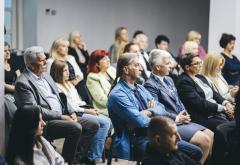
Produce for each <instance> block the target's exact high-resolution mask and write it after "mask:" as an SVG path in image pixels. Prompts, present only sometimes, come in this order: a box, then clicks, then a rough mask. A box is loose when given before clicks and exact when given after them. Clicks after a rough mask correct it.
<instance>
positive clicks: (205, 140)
mask: <svg viewBox="0 0 240 165" xmlns="http://www.w3.org/2000/svg"><path fill="white" fill-rule="evenodd" d="M149 63H150V66H151V67H152V74H151V76H150V78H149V79H148V80H147V81H146V83H145V84H144V86H145V88H146V89H147V90H148V91H149V92H150V93H151V94H152V96H153V97H154V98H155V99H156V100H157V101H159V102H161V103H162V104H163V105H164V106H165V109H166V110H167V111H168V112H169V113H172V114H175V115H177V118H176V122H177V123H178V124H177V128H178V132H179V134H180V135H181V137H182V139H183V140H185V141H187V142H190V143H192V144H195V145H197V146H199V147H200V148H201V149H202V150H203V157H202V158H201V160H200V162H201V163H202V164H204V162H205V160H206V159H207V157H208V155H209V152H210V150H211V148H212V143H213V132H212V131H210V130H209V129H207V128H205V127H203V126H201V125H199V124H196V123H192V122H190V120H191V118H190V115H189V114H188V112H187V111H186V109H185V107H184V105H183V103H182V102H181V100H180V98H179V97H178V93H177V89H176V87H175V85H174V83H173V80H172V78H170V77H168V75H169V72H170V71H171V55H170V54H169V53H168V52H167V51H165V50H159V49H153V50H152V51H151V53H150V58H149Z"/></svg>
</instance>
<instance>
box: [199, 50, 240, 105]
mask: <svg viewBox="0 0 240 165" xmlns="http://www.w3.org/2000/svg"><path fill="white" fill-rule="evenodd" d="M224 63H225V59H224V57H223V56H222V55H220V54H219V53H209V54H207V55H206V56H205V58H204V62H203V68H202V75H204V76H205V78H206V79H207V80H208V82H209V84H210V85H212V86H213V88H214V90H215V91H216V92H218V93H219V94H220V95H221V96H222V97H224V98H225V99H227V100H229V101H231V102H235V101H234V97H235V95H236V93H237V91H238V90H239V87H238V86H237V85H235V86H232V85H231V86H229V85H228V83H227V81H226V80H225V79H224V77H223V76H222V72H221V71H222V68H223V66H224Z"/></svg>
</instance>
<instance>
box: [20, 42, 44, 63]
mask: <svg viewBox="0 0 240 165" xmlns="http://www.w3.org/2000/svg"><path fill="white" fill-rule="evenodd" d="M38 53H44V51H43V48H42V47H40V46H32V47H30V48H27V49H26V50H25V52H24V63H25V65H26V66H27V65H29V64H32V63H35V62H36V61H37V54H38Z"/></svg>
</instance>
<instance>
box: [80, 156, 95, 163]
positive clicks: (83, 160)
mask: <svg viewBox="0 0 240 165" xmlns="http://www.w3.org/2000/svg"><path fill="white" fill-rule="evenodd" d="M79 162H80V163H83V164H85V165H96V163H95V161H94V160H90V159H89V158H88V157H84V158H81V160H80V161H79Z"/></svg>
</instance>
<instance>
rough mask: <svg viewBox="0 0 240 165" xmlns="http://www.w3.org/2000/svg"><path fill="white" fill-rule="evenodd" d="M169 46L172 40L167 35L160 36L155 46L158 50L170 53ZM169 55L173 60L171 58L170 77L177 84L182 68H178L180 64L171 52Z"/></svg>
mask: <svg viewBox="0 0 240 165" xmlns="http://www.w3.org/2000/svg"><path fill="white" fill-rule="evenodd" d="M169 44H170V40H169V38H168V37H167V36H165V35H162V34H161V35H158V36H157V37H156V39H155V46H156V48H157V49H160V50H165V51H168V52H169V50H168V47H169ZM169 53H170V54H171V58H170V62H171V72H170V74H169V76H170V77H171V78H172V79H173V81H174V83H175V84H176V83H177V78H178V75H179V69H180V67H179V66H178V63H177V61H176V60H175V57H174V56H173V54H172V53H171V52H169Z"/></svg>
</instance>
